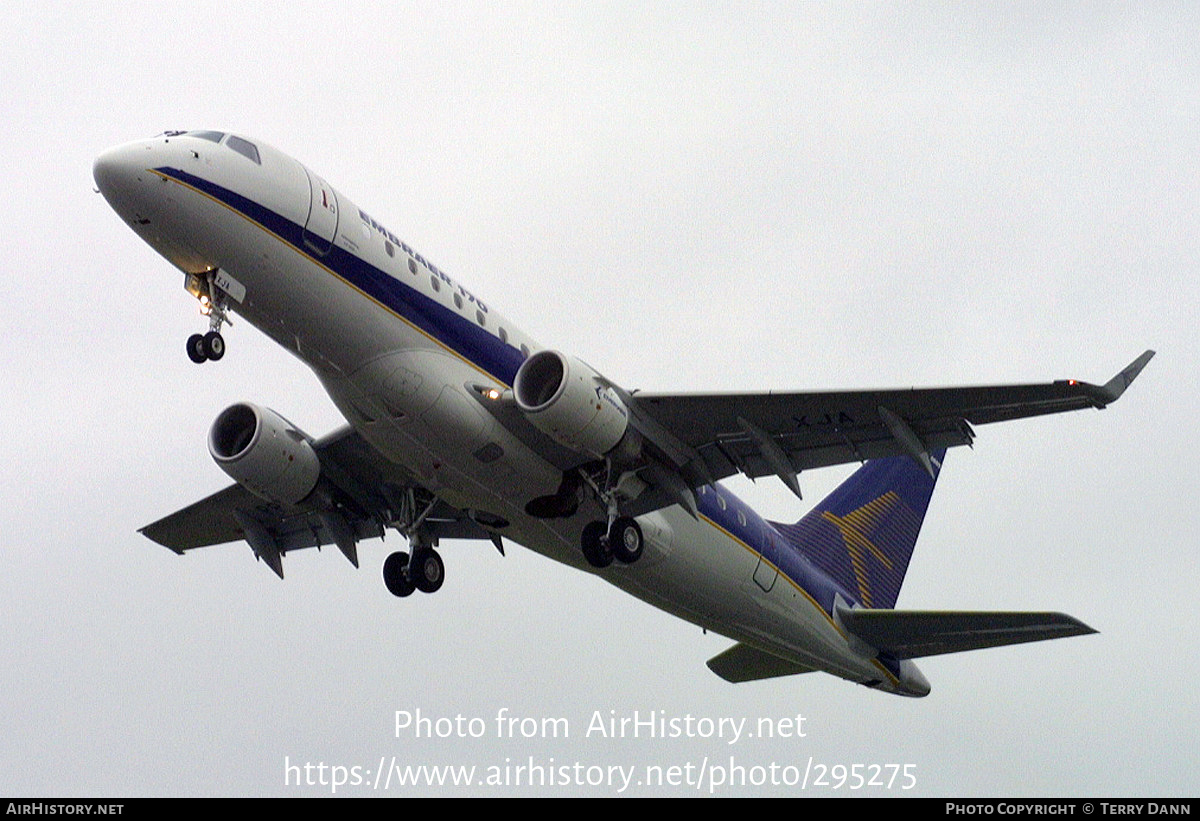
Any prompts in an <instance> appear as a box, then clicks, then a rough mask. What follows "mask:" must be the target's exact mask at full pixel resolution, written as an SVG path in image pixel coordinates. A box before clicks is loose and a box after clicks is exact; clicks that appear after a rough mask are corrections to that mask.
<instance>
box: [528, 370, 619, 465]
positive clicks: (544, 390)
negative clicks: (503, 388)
mask: <svg viewBox="0 0 1200 821" xmlns="http://www.w3.org/2000/svg"><path fill="white" fill-rule="evenodd" d="M513 397H514V398H515V399H516V401H517V407H519V408H520V409H521V410H522V411H523V412H524V413H525V416H526V418H527V419H528V420H529V421H530V423H531V424H533V426H534V427H536V428H537V429H538V430H540V431H542V432H543V433H545V434H546V435H548V436H549V437H550V438H551V439H553V440H554V441H556V442H558V443H559V444H562V445H566V446H567V447H569V448H571V449H572V450H575V451H579V452H581V453H588V454H591V455H593V456H598V457H603V456H606V455H608V454H609V453H611V452H612V451H613V449H615V448H616V447H617V445H619V444H620V443H621V440H622V439H623V438H625V434H626V431H627V430H628V429H629V411H628V409H627V408H626V407H625V404H624V403H623V402H622V401H621V399H620V397H618V396H617V392H616V391H614V390H613V389H612V388H611V387H609V382H608V380H606V379H605V378H604V377H602V376H600V374H598V373H596V371H594V370H593V369H592V368H591V367H590V366H588V365H586V364H584V363H583V362H581V361H580V360H578V359H576V358H575V357H573V356H566V355H564V354H561V353H559V352H558V351H538V352H537V353H535V354H534V355H533V356H531V357H529V358H528V359H526V360H525V361H524V362H523V363H521V367H520V368H519V369H518V370H517V375H516V378H515V379H514V380H513Z"/></svg>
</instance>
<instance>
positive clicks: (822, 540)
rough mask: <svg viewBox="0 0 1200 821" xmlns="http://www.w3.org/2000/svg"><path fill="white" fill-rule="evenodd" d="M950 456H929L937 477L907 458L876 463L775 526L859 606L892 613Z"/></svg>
mask: <svg viewBox="0 0 1200 821" xmlns="http://www.w3.org/2000/svg"><path fill="white" fill-rule="evenodd" d="M945 455H946V451H945V450H938V451H933V452H932V453H930V460H931V464H932V467H933V471H932V473H933V475H932V476H931V475H930V474H929V473H927V472H926V471H925V468H924V467H922V466H920V465H918V464H917V462H916V461H915V460H913V459H912V458H910V457H908V456H894V457H890V458H887V459H872V460H871V461H869V462H867V463H866V464H865V465H863V466H862V467H861V468H859V469H858V470H857V471H855V473H854V475H852V476H851V477H850V478H849V479H847V480H846V481H844V482H842V484H841V485H839V486H838V487H837V489H836V490H834V491H833V493H831V494H829V495H828V496H827V497H825V499H824V500H823V501H822V502H821V503H820V504H819V505H817V506H816V507H815V508H813V509H812V510H811V511H809V512H808V514H807V515H805V517H804V518H803V519H801V520H800V521H798V522H796V523H795V524H791V525H787V524H780V523H778V522H771V524H772V525H774V527H775V528H776V529H777V530H778V531H779V532H780V534H781V535H782V536H783V537H784V538H786V539H787V540H788V541H789V542H791V543H792V544H793V545H795V546H796V547H797V548H798V549H799V550H800V551H802V552H803V553H804V554H805V555H806V556H807V557H808V558H809V559H810V560H811V561H812V562H813V564H815V565H816V566H817V567H818V568H820V569H821V570H822V571H823V572H824V573H826V574H828V575H829V576H830V577H831V578H832V579H833V580H834V581H835V582H837V583H838V584H839V585H841V586H842V587H843V588H844V589H846V590H848V591H850V593H851V594H853V595H854V597H855V600H856V601H857V602H858V603H859V604H861V605H863V606H864V607H872V608H890V607H893V606H894V605H895V604H896V598H897V597H898V596H899V595H900V585H901V584H903V583H904V574H905V572H906V571H907V570H908V562H909V559H910V558H912V552H913V547H914V546H915V545H916V543H917V535H918V534H919V533H920V532H921V524H922V522H924V520H925V511H926V510H928V508H929V499H930V497H931V496H932V495H933V487H934V485H935V484H936V483H937V475H938V473H940V472H941V468H942V460H943V459H944V458H945Z"/></svg>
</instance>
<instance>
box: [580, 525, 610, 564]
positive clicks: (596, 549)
mask: <svg viewBox="0 0 1200 821" xmlns="http://www.w3.org/2000/svg"><path fill="white" fill-rule="evenodd" d="M607 532H608V525H606V524H605V523H604V522H588V524H587V525H586V526H585V527H584V528H583V535H582V536H581V537H580V546H581V547H582V548H583V558H585V559H587V563H588V564H590V565H591V566H592V567H595V568H602V567H608V566H609V565H610V564H612V560H613V554H612V551H611V550H609V549H608V544H607V543H606V542H607V540H606V539H605V538H604V537H605V534H606V533H607Z"/></svg>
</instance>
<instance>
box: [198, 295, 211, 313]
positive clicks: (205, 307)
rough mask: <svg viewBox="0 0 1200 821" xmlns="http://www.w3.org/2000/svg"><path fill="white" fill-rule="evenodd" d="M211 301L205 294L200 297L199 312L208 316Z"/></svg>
mask: <svg viewBox="0 0 1200 821" xmlns="http://www.w3.org/2000/svg"><path fill="white" fill-rule="evenodd" d="M212 308H213V306H212V301H211V300H209V298H208V297H207V296H202V297H200V313H201V314H203V315H204V316H208V315H209V314H211V313H212Z"/></svg>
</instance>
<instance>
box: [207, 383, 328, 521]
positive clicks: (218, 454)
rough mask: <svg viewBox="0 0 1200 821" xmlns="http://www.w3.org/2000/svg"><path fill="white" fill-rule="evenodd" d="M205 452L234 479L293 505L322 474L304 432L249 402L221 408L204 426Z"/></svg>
mask: <svg viewBox="0 0 1200 821" xmlns="http://www.w3.org/2000/svg"><path fill="white" fill-rule="evenodd" d="M208 452H209V453H210V454H212V458H213V459H214V460H216V463H217V464H218V465H220V466H221V470H223V471H225V472H226V473H228V474H229V475H230V476H232V477H233V479H234V481H236V482H237V483H238V484H240V485H241V486H242V487H244V488H246V489H247V490H249V491H250V492H251V493H253V494H254V495H256V496H260V497H262V498H263V499H266V500H267V501H268V502H281V503H286V504H291V505H294V504H297V503H299V502H300V501H302V500H303V499H304V498H305V497H306V496H308V494H309V493H311V492H312V490H313V488H314V487H316V486H317V480H318V479H319V478H320V476H321V461H320V459H318V458H317V454H316V451H314V450H313V449H312V445H310V444H309V443H308V437H307V436H305V435H304V433H302V432H301V431H300V430H298V429H297V428H296V427H295V426H294V425H293V424H292V423H291V422H289V421H287V420H286V419H284V418H283V417H282V416H280V415H279V414H277V413H275V411H273V410H271V409H270V408H260V407H258V406H257V405H251V404H250V403H248V402H242V403H239V404H237V405H231V406H230V407H228V408H226V409H225V410H223V411H222V412H221V415H220V416H218V417H217V419H216V421H215V422H213V425H212V428H210V429H209V431H208Z"/></svg>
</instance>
